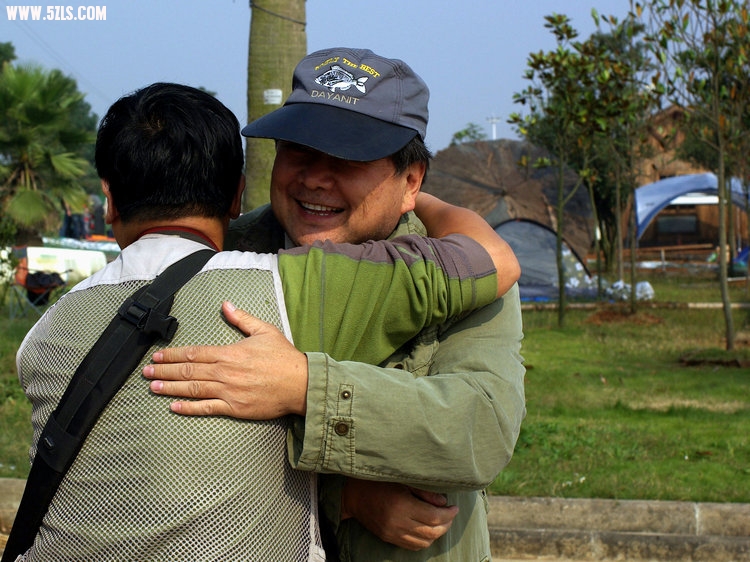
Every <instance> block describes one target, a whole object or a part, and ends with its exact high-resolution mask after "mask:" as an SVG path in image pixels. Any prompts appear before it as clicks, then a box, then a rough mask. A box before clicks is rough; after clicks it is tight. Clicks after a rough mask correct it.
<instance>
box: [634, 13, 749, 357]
mask: <svg viewBox="0 0 750 562" xmlns="http://www.w3.org/2000/svg"><path fill="white" fill-rule="evenodd" d="M637 6H638V7H639V8H640V9H641V11H642V13H643V12H646V13H648V14H649V20H648V26H649V32H648V34H647V44H648V45H649V48H650V50H651V52H652V53H653V54H654V56H655V58H656V59H657V60H658V61H659V62H660V63H661V65H662V67H663V68H662V71H663V78H664V81H665V83H666V88H665V90H666V92H667V95H668V96H669V99H670V101H672V103H673V104H674V105H676V106H679V107H681V108H683V109H684V110H685V111H686V113H687V114H688V122H687V124H688V125H689V127H688V134H689V137H691V138H690V142H691V143H692V144H691V145H689V150H690V154H691V155H692V156H693V157H694V158H700V159H701V160H703V161H705V160H706V159H707V158H711V157H712V156H714V157H713V160H714V162H713V165H711V166H708V167H709V169H711V170H714V171H715V172H716V176H717V183H718V197H719V205H718V209H719V248H720V252H719V256H720V259H719V270H720V282H721V285H722V295H723V297H722V302H723V305H724V316H725V322H726V332H725V341H726V347H727V349H732V348H733V346H734V325H733V317H732V314H731V312H730V308H731V307H730V304H731V303H730V301H729V299H728V298H727V294H728V291H727V284H728V280H727V279H728V271H729V264H728V261H727V258H726V256H727V253H728V252H727V251H726V249H727V247H728V240H727V230H728V218H727V204H728V201H729V194H728V190H727V187H726V185H727V182H726V177H727V171H728V170H731V169H732V168H734V170H735V171H737V172H738V173H739V174H741V175H742V176H743V177H745V179H746V180H747V179H750V173H748V166H747V164H746V162H747V150H748V148H749V147H750V139H749V138H748V137H749V135H750V132H749V131H748V127H747V125H748V123H750V66H749V65H748V55H749V54H750V45H748V41H747V37H748V27H750V12H749V11H748V9H747V2H743V1H740V0H720V1H714V0H684V1H680V2H674V1H673V0H650V1H648V2H646V3H645V4H644V5H643V6H642V7H641V6H640V5H637ZM644 8H645V10H644ZM696 142H700V143H704V144H705V145H706V149H707V150H703V151H698V150H696ZM712 153H713V154H712Z"/></svg>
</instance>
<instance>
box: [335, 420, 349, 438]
mask: <svg viewBox="0 0 750 562" xmlns="http://www.w3.org/2000/svg"><path fill="white" fill-rule="evenodd" d="M333 430H334V431H335V432H336V435H346V434H347V433H349V425H348V424H346V423H344V422H338V423H337V424H336V425H335V426H334V428H333Z"/></svg>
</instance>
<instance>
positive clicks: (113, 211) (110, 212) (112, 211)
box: [102, 179, 120, 224]
mask: <svg viewBox="0 0 750 562" xmlns="http://www.w3.org/2000/svg"><path fill="white" fill-rule="evenodd" d="M102 191H103V192H104V197H105V198H106V199H107V205H106V210H107V211H106V213H104V222H106V223H107V224H112V223H113V222H114V221H115V219H116V218H117V217H119V216H120V213H118V212H117V207H115V204H114V201H112V193H111V192H110V191H109V183H108V182H107V180H105V179H102Z"/></svg>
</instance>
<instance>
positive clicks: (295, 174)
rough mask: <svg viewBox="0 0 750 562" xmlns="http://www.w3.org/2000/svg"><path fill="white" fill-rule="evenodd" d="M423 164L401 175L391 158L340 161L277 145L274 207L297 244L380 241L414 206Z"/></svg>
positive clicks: (303, 148)
mask: <svg viewBox="0 0 750 562" xmlns="http://www.w3.org/2000/svg"><path fill="white" fill-rule="evenodd" d="M424 172H425V167H424V165H423V164H412V165H411V166H410V167H409V168H408V169H407V170H406V171H405V172H403V173H402V174H396V168H395V166H394V165H393V162H392V161H391V160H390V158H381V159H380V160H374V161H372V162H354V161H351V160H341V159H339V158H334V157H332V156H328V155H326V154H323V153H322V152H318V151H317V150H313V149H311V148H307V147H304V146H301V145H298V144H293V143H289V142H284V141H279V142H278V143H277V147H276V160H275V161H274V166H273V172H272V174H271V207H272V208H273V212H274V214H275V215H276V218H278V220H279V222H280V223H281V225H282V226H283V227H284V230H285V231H286V233H287V234H288V235H289V237H290V238H291V239H292V241H294V243H296V244H299V245H305V244H311V243H313V242H315V241H316V240H331V241H333V242H350V243H354V244H356V243H360V242H365V241H367V240H382V239H384V238H387V237H388V235H390V234H391V232H393V230H394V229H395V228H396V225H397V224H398V220H399V218H400V217H401V215H402V214H404V213H406V212H407V211H411V210H412V209H413V208H414V201H415V199H416V196H417V193H418V192H419V188H420V186H421V184H422V178H423V177H424Z"/></svg>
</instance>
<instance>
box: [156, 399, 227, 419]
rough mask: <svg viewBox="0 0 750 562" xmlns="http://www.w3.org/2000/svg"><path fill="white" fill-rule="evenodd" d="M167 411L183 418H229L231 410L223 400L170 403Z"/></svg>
mask: <svg viewBox="0 0 750 562" xmlns="http://www.w3.org/2000/svg"><path fill="white" fill-rule="evenodd" d="M169 409H170V410H172V411H173V412H174V413H175V414H181V415H183V416H231V415H232V408H231V407H230V406H229V404H227V403H226V402H224V401H223V400H200V401H197V402H172V403H171V404H170V405H169Z"/></svg>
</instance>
